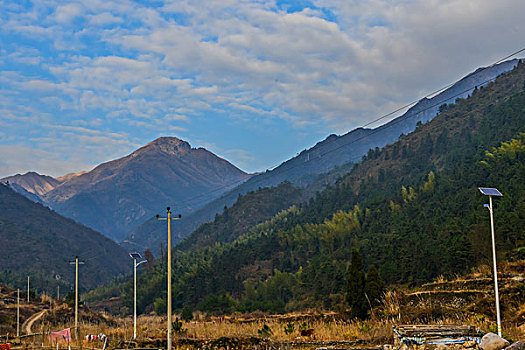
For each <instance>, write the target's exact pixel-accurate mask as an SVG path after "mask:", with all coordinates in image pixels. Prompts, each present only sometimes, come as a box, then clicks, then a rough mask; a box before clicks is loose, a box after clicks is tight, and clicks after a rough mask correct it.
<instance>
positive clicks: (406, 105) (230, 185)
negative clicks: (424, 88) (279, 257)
mask: <svg viewBox="0 0 525 350" xmlns="http://www.w3.org/2000/svg"><path fill="white" fill-rule="evenodd" d="M523 51H525V47H524V48H522V49H520V50H517V51H515V52H513V53H511V54H509V55H507V56H505V57H503V58H501V59H499V60H498V61H496V62H494V63H492V64H491V65H489V66H487V67H484V68H482V69H480V70H479V71H477V72H476V73H480V72H482V71H484V70H486V69H489V68H491V67H493V66H495V65H497V64H499V63H501V62H504V61H506V60H508V59H509V58H512V57H514V56H516V55H518V54H519V53H521V52H523ZM496 78H497V77H495V78H491V79H487V80H485V81H484V82H482V83H478V84H475V85H473V86H471V87H469V88H467V89H465V90H463V91H461V92H460V93H457V94H456V95H454V96H452V97H449V98H446V99H444V100H441V101H439V102H437V103H435V104H433V105H431V106H428V107H426V108H424V109H422V110H420V111H418V112H416V113H413V114H409V115H407V116H405V117H404V118H401V117H402V116H400V117H399V119H394V120H392V121H391V122H390V123H391V124H390V125H388V126H387V128H389V127H391V126H392V125H396V124H398V123H400V122H402V121H405V120H407V119H408V118H412V117H415V116H417V115H419V114H421V113H423V112H425V111H427V110H429V109H432V108H435V107H437V106H440V105H442V104H443V103H446V102H448V101H450V100H452V99H454V98H457V97H459V96H461V95H463V94H465V93H468V92H469V91H470V90H472V89H474V88H475V87H477V86H483V85H486V84H488V83H490V82H492V81H494V80H495V79H496ZM463 79H464V78H461V79H459V80H457V81H455V82H453V83H451V84H448V85H446V86H444V87H442V88H440V89H437V90H435V91H433V92H431V93H428V94H426V95H425V96H423V97H422V98H420V99H418V100H416V101H412V102H410V103H408V104H405V105H404V106H402V107H399V108H397V109H395V110H394V111H392V112H389V113H387V114H384V115H382V116H380V117H379V118H376V119H374V120H371V121H370V122H368V123H366V124H364V125H363V126H361V127H360V128H365V127H367V126H369V125H371V124H374V123H376V122H378V121H380V120H383V119H385V118H387V117H389V116H392V115H393V114H395V113H398V112H400V111H402V110H405V109H406V108H409V107H411V106H413V105H415V104H417V102H419V101H421V100H422V99H424V98H429V97H430V96H435V95H437V94H439V93H441V92H443V91H445V90H447V89H449V88H450V87H452V86H454V85H455V84H457V83H458V82H460V81H461V80H463ZM385 129H386V128H381V126H379V127H377V128H375V129H373V130H372V131H371V132H370V133H368V134H367V135H364V136H362V137H359V138H357V139H354V140H351V141H349V142H347V143H343V144H342V145H339V146H338V147H336V148H333V149H330V150H328V151H326V152H324V153H322V154H320V155H319V156H317V157H316V158H315V159H319V158H321V157H324V156H325V155H327V154H329V153H332V152H335V151H337V150H339V149H341V148H343V147H346V146H349V145H351V144H353V143H355V142H358V141H360V140H363V139H366V138H368V137H370V136H372V135H374V134H376V133H378V132H382V131H383V130H385ZM337 140H338V139H335V140H329V141H328V142H326V143H325V144H324V146H325V147H326V146H327V145H329V144H331V143H334V142H335V141H337ZM361 157H362V155H360V156H359V157H356V158H354V159H355V160H359V159H360V158H361ZM292 159H294V158H292ZM284 163H286V162H283V163H280V164H278V165H274V166H272V167H270V168H269V169H271V170H269V171H270V172H271V171H273V170H275V169H276V168H277V167H279V166H281V165H283V164H284ZM303 165H304V163H300V164H297V165H295V166H291V167H289V168H287V169H285V170H283V171H282V172H281V173H280V174H273V176H276V175H282V174H283V173H284V174H285V173H287V172H289V171H291V170H293V169H296V168H298V167H300V166H303ZM332 168H333V167H332ZM323 170H327V171H329V170H330V168H327V169H323ZM256 176H257V175H256ZM269 177H270V178H271V177H272V173H270V175H269ZM248 181H250V179H248V180H244V179H243V180H237V181H234V182H231V183H229V184H227V185H223V186H219V187H218V188H216V189H213V190H211V191H206V192H203V193H201V194H199V195H196V196H193V197H192V198H188V199H185V200H182V201H180V202H179V203H177V206H179V207H180V206H181V205H184V204H189V203H192V202H195V201H197V200H199V199H202V198H204V197H206V196H209V195H210V194H213V193H215V192H219V191H223V190H225V189H228V188H230V189H233V188H234V187H235V186H237V185H241V184H243V183H247V182H248ZM263 181H268V178H265V179H259V180H255V181H254V182H252V183H250V185H252V186H256V185H257V183H262V182H263Z"/></svg>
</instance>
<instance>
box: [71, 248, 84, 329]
mask: <svg viewBox="0 0 525 350" xmlns="http://www.w3.org/2000/svg"><path fill="white" fill-rule="evenodd" d="M69 264H70V265H75V338H76V339H78V265H79V264H81V265H82V264H84V262H83V261H78V256H75V261H70V262H69Z"/></svg>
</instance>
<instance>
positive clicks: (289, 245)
mask: <svg viewBox="0 0 525 350" xmlns="http://www.w3.org/2000/svg"><path fill="white" fill-rule="evenodd" d="M524 87H525V64H520V65H518V67H517V68H515V69H514V70H512V71H511V72H509V73H507V74H503V75H502V76H500V77H499V78H498V79H497V80H496V82H495V83H492V84H489V85H487V86H486V87H484V88H483V89H478V90H476V91H475V92H474V93H473V95H472V97H469V98H466V99H461V100H458V101H457V102H456V103H455V104H454V105H451V106H448V108H447V109H446V110H442V113H441V114H440V115H439V116H438V117H437V118H434V119H433V120H432V121H430V122H428V123H426V124H424V125H421V126H419V127H418V128H417V129H416V130H415V131H414V132H412V133H411V134H409V135H406V136H403V137H402V138H400V140H399V141H397V142H395V143H393V144H392V145H389V146H387V147H385V148H384V149H383V150H376V151H372V152H369V153H368V155H367V156H366V158H365V159H364V160H363V162H362V163H360V164H359V165H357V166H355V167H354V168H353V170H352V171H351V172H350V173H349V174H348V175H347V176H346V177H344V178H343V179H341V181H339V182H338V184H337V185H336V186H334V187H329V188H327V189H326V190H324V191H323V192H321V193H320V194H319V195H317V196H316V197H315V198H314V199H313V200H311V201H310V202H308V203H307V204H305V205H303V206H302V207H300V208H294V207H292V208H290V209H289V210H287V211H285V212H281V213H279V214H278V215H276V216H275V217H274V218H272V219H271V220H268V221H267V222H264V223H262V224H259V225H257V226H255V227H252V228H250V229H248V230H247V233H246V234H245V235H243V236H241V237H239V238H238V239H236V240H235V241H233V242H231V243H225V244H221V245H215V246H206V247H202V248H200V249H196V250H192V251H189V252H184V251H177V252H176V254H175V257H174V261H176V266H177V268H176V271H175V272H174V286H175V287H174V291H173V293H174V295H176V296H177V298H176V300H177V301H176V303H177V307H182V306H183V305H188V304H189V305H201V307H209V306H210V304H211V303H213V302H214V300H215V302H218V301H221V302H224V301H228V300H231V296H233V297H235V298H237V301H236V302H235V301H232V302H230V304H229V306H228V307H230V308H233V307H236V308H237V309H238V310H240V311H253V310H254V309H262V310H272V311H276V310H277V311H283V310H293V309H299V308H308V307H312V306H314V305H315V306H318V307H324V308H332V307H338V306H339V307H341V306H344V296H343V295H344V292H345V288H346V276H347V272H346V269H347V266H348V263H349V259H350V256H351V251H352V249H353V248H358V249H359V250H360V252H361V254H362V256H363V260H364V263H365V266H370V265H372V264H374V265H376V266H377V267H378V269H379V271H380V273H381V276H382V278H383V279H385V280H386V281H387V282H389V283H410V284H415V283H420V282H424V281H429V280H431V279H432V278H435V277H437V276H439V275H442V274H443V275H445V276H451V275H454V274H456V273H460V272H464V271H465V270H466V269H469V268H470V267H472V266H474V265H476V264H483V263H486V262H490V251H491V250H490V247H491V244H490V228H489V227H490V224H489V219H488V213H487V212H486V210H484V208H483V203H484V202H485V201H486V198H485V197H483V196H482V195H481V194H480V193H479V191H478V190H477V186H489V187H490V186H494V187H497V188H499V189H500V190H501V191H502V192H503V193H504V196H503V197H502V198H501V199H498V201H497V203H495V205H496V209H495V210H496V216H495V218H496V227H497V232H498V233H497V237H496V240H497V241H496V243H497V249H498V256H500V257H502V258H503V257H505V256H506V255H509V256H510V255H513V254H519V252H522V251H523V247H524V246H525V231H524V227H525V217H524V216H523V212H524V209H525V183H524V182H523V178H525V134H523V133H525V91H524ZM487 152H488V153H487ZM189 239H190V240H191V237H190V238H189ZM158 267H159V268H158V269H157V270H155V271H152V272H151V274H144V275H143V276H141V278H144V281H153V280H156V277H155V276H153V275H152V274H154V273H160V272H161V271H162V269H161V266H158ZM147 288H148V290H149V291H150V292H151V291H155V290H157V291H158V292H156V294H155V296H158V297H161V298H162V295H163V294H162V293H163V291H164V287H163V285H162V284H161V280H160V279H159V283H158V284H157V286H156V287H155V286H153V285H149V286H148V287H147ZM226 293H230V295H231V296H229V295H228V294H226ZM128 299H129V298H128ZM153 299H154V298H152V300H153ZM203 300H206V303H203V304H201V302H202V301H203ZM159 304H160V303H159ZM204 305H206V306H204ZM221 305H222V304H221ZM221 305H219V306H217V307H218V308H219V309H220V308H221V307H222V306H221ZM212 306H213V305H212ZM142 307H144V305H142Z"/></svg>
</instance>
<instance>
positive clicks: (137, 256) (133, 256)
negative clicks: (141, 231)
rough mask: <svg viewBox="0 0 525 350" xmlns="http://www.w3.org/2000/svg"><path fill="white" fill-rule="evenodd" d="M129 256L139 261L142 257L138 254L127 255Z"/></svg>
mask: <svg viewBox="0 0 525 350" xmlns="http://www.w3.org/2000/svg"><path fill="white" fill-rule="evenodd" d="M129 256H131V258H132V259H140V258H142V256H140V254H139V253H129Z"/></svg>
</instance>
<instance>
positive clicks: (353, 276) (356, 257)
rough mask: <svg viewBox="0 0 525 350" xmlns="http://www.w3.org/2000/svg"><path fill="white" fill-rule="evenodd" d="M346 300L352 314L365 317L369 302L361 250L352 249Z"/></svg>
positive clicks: (360, 317)
mask: <svg viewBox="0 0 525 350" xmlns="http://www.w3.org/2000/svg"><path fill="white" fill-rule="evenodd" d="M346 301H347V302H348V305H349V306H350V308H351V311H350V316H351V317H352V318H354V317H357V318H359V319H362V320H363V319H365V318H366V316H367V311H368V302H367V301H366V296H365V270H364V269H363V260H362V259H361V255H360V254H359V251H358V250H357V249H356V248H354V249H353V250H352V260H351V262H350V267H349V269H348V284H347V289H346Z"/></svg>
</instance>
